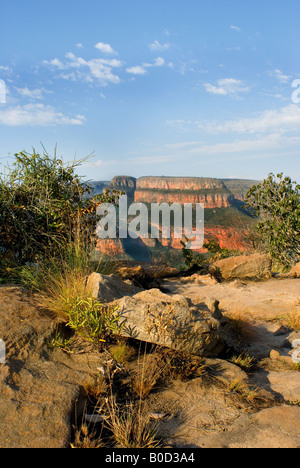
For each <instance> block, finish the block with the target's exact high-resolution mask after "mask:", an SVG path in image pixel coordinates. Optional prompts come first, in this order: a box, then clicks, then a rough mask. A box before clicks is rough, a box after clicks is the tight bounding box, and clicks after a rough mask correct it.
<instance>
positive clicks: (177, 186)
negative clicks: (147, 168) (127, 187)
mask: <svg viewBox="0 0 300 468" xmlns="http://www.w3.org/2000/svg"><path fill="white" fill-rule="evenodd" d="M134 200H135V201H136V202H140V203H180V204H184V203H193V204H195V203H204V205H205V208H228V207H229V206H231V205H232V204H233V202H234V196H233V195H232V193H231V192H230V191H229V190H228V189H227V188H226V186H225V184H224V182H223V181H221V180H219V179H209V178H200V177H142V178H140V179H138V180H137V183H136V190H135V195H134Z"/></svg>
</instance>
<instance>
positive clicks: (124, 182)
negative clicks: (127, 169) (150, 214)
mask: <svg viewBox="0 0 300 468" xmlns="http://www.w3.org/2000/svg"><path fill="white" fill-rule="evenodd" d="M108 188H109V189H110V190H117V191H119V192H124V193H125V195H127V196H128V197H131V198H133V197H134V192H135V188H136V179H135V178H134V177H130V176H116V177H114V178H113V179H112V181H111V183H110V185H109V186H108Z"/></svg>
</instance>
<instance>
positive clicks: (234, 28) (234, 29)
mask: <svg viewBox="0 0 300 468" xmlns="http://www.w3.org/2000/svg"><path fill="white" fill-rule="evenodd" d="M230 29H232V30H233V31H237V32H242V30H241V28H239V27H238V26H234V25H233V24H232V25H231V26H230Z"/></svg>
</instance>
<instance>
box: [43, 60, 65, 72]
mask: <svg viewBox="0 0 300 468" xmlns="http://www.w3.org/2000/svg"><path fill="white" fill-rule="evenodd" d="M43 63H44V64H45V65H51V66H52V67H55V68H58V69H59V70H63V69H64V68H65V65H64V64H63V63H62V62H61V61H60V60H59V59H58V58H54V59H53V60H43Z"/></svg>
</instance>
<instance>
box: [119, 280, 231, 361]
mask: <svg viewBox="0 0 300 468" xmlns="http://www.w3.org/2000/svg"><path fill="white" fill-rule="evenodd" d="M113 304H114V305H117V306H118V311H117V313H118V315H120V316H121V320H122V319H125V320H126V322H125V326H124V328H123V330H122V332H121V333H122V335H123V336H125V337H131V338H135V339H138V340H141V341H145V342H148V343H153V344H156V345H159V346H163V347H168V348H171V349H175V350H178V351H182V352H186V353H189V354H195V355H199V356H217V355H218V354H219V353H220V352H221V351H222V349H223V347H224V343H223V341H222V339H221V335H220V331H221V325H220V322H219V320H217V319H216V318H214V314H213V312H211V311H210V310H209V308H208V307H207V305H206V304H205V303H202V304H197V305H193V304H192V303H191V302H190V301H189V300H188V299H186V298H185V297H183V296H180V295H174V296H169V295H167V294H164V293H162V292H161V291H160V290H159V289H151V290H149V291H143V292H140V293H138V294H136V295H133V296H131V297H129V296H127V297H124V298H122V299H120V300H117V301H114V302H113ZM211 307H212V310H214V312H216V308H217V305H216V304H215V302H214V303H213V304H211Z"/></svg>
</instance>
